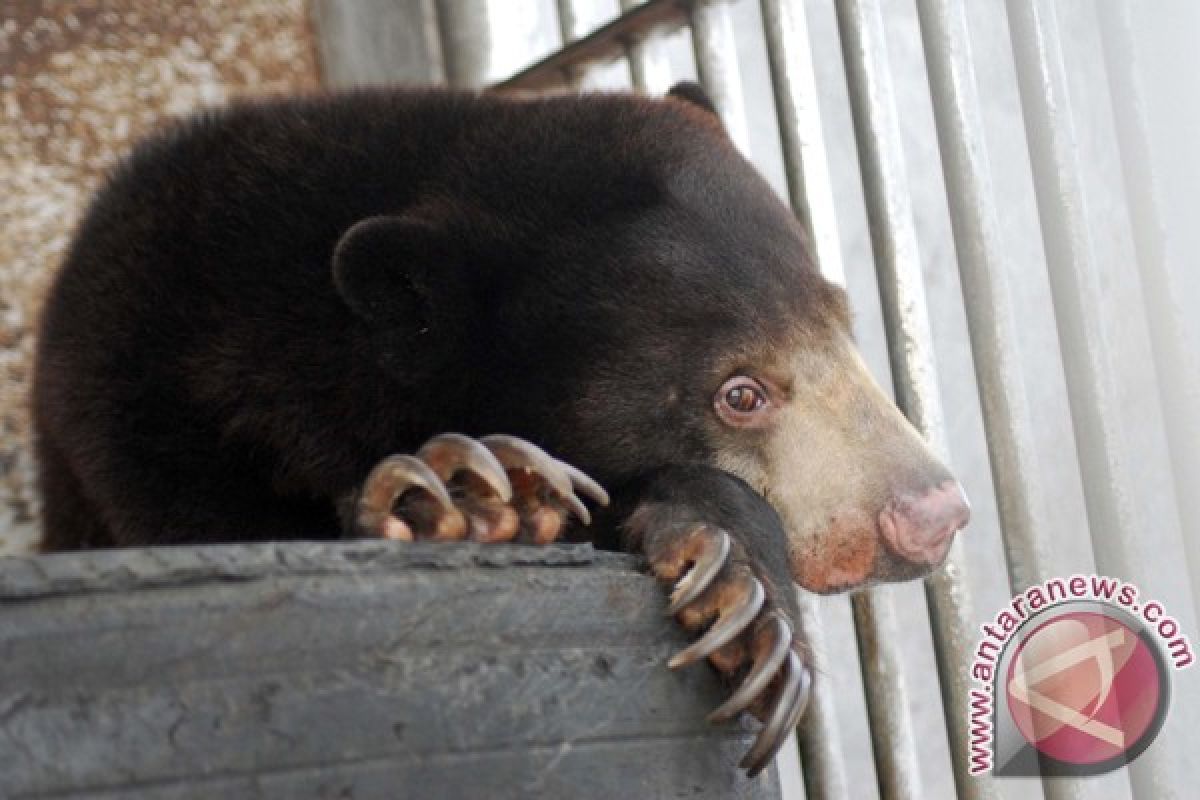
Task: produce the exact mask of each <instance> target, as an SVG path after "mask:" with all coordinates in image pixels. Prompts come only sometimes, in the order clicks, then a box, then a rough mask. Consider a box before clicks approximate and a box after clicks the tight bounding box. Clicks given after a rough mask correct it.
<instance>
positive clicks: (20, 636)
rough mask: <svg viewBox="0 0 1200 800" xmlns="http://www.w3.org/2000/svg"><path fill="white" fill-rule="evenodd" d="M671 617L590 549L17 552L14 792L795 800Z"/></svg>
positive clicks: (635, 568)
mask: <svg viewBox="0 0 1200 800" xmlns="http://www.w3.org/2000/svg"><path fill="white" fill-rule="evenodd" d="M665 608H666V598H665V597H664V595H663V593H662V590H661V588H660V587H659V586H658V585H657V584H656V582H655V581H654V580H653V579H652V578H651V577H649V576H647V575H645V574H643V572H642V571H641V568H640V564H639V562H638V560H637V559H635V558H632V557H629V556H621V555H615V554H608V553H596V552H594V551H593V550H592V549H591V547H590V546H588V545H555V546H549V547H519V546H496V545H490V546H479V545H473V544H397V543H389V542H344V543H342V542H339V543H292V544H282V545H276V544H267V545H250V546H221V547H205V548H170V549H168V548H159V549H153V550H124V551H121V550H114V551H104V552H95V553H86V554H66V555H54V556H43V557H39V558H13V559H0V797H3V798H19V797H42V796H52V797H88V798H93V797H94V798H100V797H103V798H118V797H121V798H126V797H127V798H150V799H153V798H220V799H221V800H232V799H233V798H242V797H255V798H257V797H264V798H289V800H290V798H304V797H329V798H359V799H365V798H389V799H391V798H426V797H429V798H438V800H449V799H450V798H474V797H480V798H489V799H494V798H531V797H552V798H597V799H599V798H604V799H605V800H609V799H610V798H660V797H663V798H673V797H687V798H730V797H736V798H774V797H778V794H779V789H778V782H777V777H776V773H775V769H774V767H771V768H769V769H768V770H766V771H765V772H764V773H763V774H762V775H761V776H759V778H758V779H757V780H753V781H751V780H748V779H746V778H745V777H744V776H743V775H742V773H741V771H740V770H738V769H736V768H735V765H736V764H737V761H738V759H739V758H741V756H742V754H743V753H745V751H746V749H747V747H748V746H749V745H750V743H751V742H752V740H753V734H752V732H750V731H748V730H745V731H744V730H742V728H741V727H739V725H738V724H737V723H732V724H727V725H723V726H713V725H711V724H709V723H707V722H706V721H705V714H707V713H708V711H709V710H710V709H712V708H714V707H715V706H716V705H719V704H720V702H721V701H722V700H723V699H724V694H725V692H724V690H722V688H721V687H720V686H719V684H718V682H717V680H716V678H715V676H714V674H713V673H712V672H711V670H709V669H707V668H705V667H703V666H697V667H694V668H691V669H687V670H681V671H678V672H672V671H671V670H669V669H667V667H666V661H667V659H668V657H669V656H670V654H671V653H673V652H675V651H677V650H679V649H680V648H681V647H682V646H685V645H686V644H687V641H688V640H687V637H686V635H685V634H683V633H682V632H681V631H680V630H678V629H677V628H676V626H675V625H674V624H673V623H672V622H671V620H670V619H668V618H667V617H666V615H665V613H664V612H665Z"/></svg>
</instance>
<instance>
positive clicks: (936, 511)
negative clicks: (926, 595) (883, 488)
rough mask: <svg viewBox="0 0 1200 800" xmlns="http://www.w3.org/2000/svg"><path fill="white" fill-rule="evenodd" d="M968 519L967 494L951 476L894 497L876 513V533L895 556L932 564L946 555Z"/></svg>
mask: <svg viewBox="0 0 1200 800" xmlns="http://www.w3.org/2000/svg"><path fill="white" fill-rule="evenodd" d="M970 519H971V504H970V503H969V502H968V501H967V495H966V493H965V492H963V489H962V487H961V486H960V485H959V483H958V481H956V480H954V479H952V478H951V479H948V480H945V481H943V482H942V483H940V484H938V485H937V486H934V487H933V488H930V489H927V490H926V491H924V492H920V493H917V492H905V493H902V494H898V495H897V496H895V497H893V498H892V499H891V500H890V501H889V502H888V503H887V504H886V505H885V506H884V508H883V510H882V511H880V512H879V532H880V534H881V535H882V536H883V540H884V542H885V543H886V544H887V546H888V548H889V549H890V550H891V551H892V552H893V553H894V554H895V555H897V556H899V557H900V558H903V559H905V560H906V561H911V562H913V563H914V564H919V565H922V566H931V567H932V566H937V565H938V564H940V563H942V561H943V559H945V558H946V553H947V552H949V550H950V544H951V542H952V541H953V540H954V534H955V533H957V532H958V531H959V530H961V529H962V528H964V527H966V524H967V522H968V521H970Z"/></svg>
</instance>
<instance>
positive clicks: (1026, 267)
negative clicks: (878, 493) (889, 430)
mask: <svg viewBox="0 0 1200 800" xmlns="http://www.w3.org/2000/svg"><path fill="white" fill-rule="evenodd" d="M313 3H314V10H315V16H316V19H317V22H318V33H319V34H320V40H321V42H322V47H323V50H322V53H323V56H324V63H325V72H326V76H327V79H328V80H329V81H330V82H331V83H334V84H348V83H363V82H379V81H400V82H409V83H427V82H438V81H440V80H442V79H446V80H448V82H450V83H451V84H454V85H459V86H485V85H488V84H491V83H495V82H498V81H503V80H505V79H507V78H509V77H510V76H513V75H518V73H522V71H523V70H525V69H526V68H527V67H529V66H530V65H533V64H535V63H536V62H538V61H540V60H542V59H544V58H546V57H557V56H562V55H563V51H562V49H561V48H563V46H564V45H568V44H570V43H572V42H576V41H579V40H583V41H588V38H587V37H588V35H589V34H591V33H592V32H593V31H595V30H596V29H598V28H600V27H602V26H604V25H605V24H607V23H609V22H611V21H612V20H614V19H615V18H617V17H618V16H620V15H621V14H625V16H626V17H629V16H630V15H632V14H635V13H639V12H640V13H642V14H644V15H645V16H644V17H643V18H644V19H650V18H652V17H653V18H654V19H656V20H657V21H658V23H659V24H658V26H657V27H656V28H655V29H654V30H653V31H646V30H643V29H642V28H640V27H638V28H636V29H631V31H632V32H630V31H627V32H626V33H625V34H624V35H623V36H622V37H621V41H620V47H619V48H617V49H615V50H613V49H612V48H608V49H604V48H600V49H595V48H593V49H592V50H589V51H588V53H587V54H585V55H589V54H590V56H596V55H599V56H600V58H601V59H602V60H599V61H597V60H588V59H582V60H581V59H568V61H569V63H567V62H564V63H565V64H566V65H565V66H564V67H563V68H562V69H554V70H550V71H549V78H548V77H547V75H548V72H547V70H544V69H543V70H541V71H540V72H539V71H537V70H535V71H534V72H532V73H531V72H525V73H523V74H522V75H519V76H518V78H517V81H518V82H521V83H523V84H524V85H530V86H545V85H548V83H558V84H561V85H564V86H572V87H576V88H580V89H588V88H636V89H639V90H644V91H647V92H652V93H660V92H662V91H665V89H667V88H668V87H669V86H670V85H671V84H672V83H674V82H675V81H678V80H682V79H685V78H693V79H694V78H699V79H700V80H701V81H702V82H703V83H704V84H705V86H706V87H707V88H708V90H709V92H710V94H711V96H712V97H713V98H714V100H715V102H716V104H717V105H718V107H719V109H720V111H721V113H722V116H723V117H724V119H725V122H726V125H727V127H728V129H729V131H730V133H731V135H732V136H733V138H734V140H735V141H736V142H737V143H738V145H739V146H740V147H741V148H742V149H743V151H744V152H746V153H747V154H748V156H749V157H750V158H751V159H752V160H753V161H754V162H755V163H756V164H757V165H758V166H759V167H760V168H761V169H762V170H763V172H764V173H765V174H766V175H767V177H768V178H769V179H770V180H771V182H772V184H773V185H774V186H775V187H776V189H777V190H778V191H779V192H780V194H781V195H782V196H783V197H785V198H787V199H788V200H789V201H790V202H791V204H792V206H793V208H794V209H795V210H796V213H797V214H798V215H800V217H801V218H802V219H803V220H804V221H805V222H806V223H807V224H808V225H809V227H810V229H811V230H812V231H813V233H814V237H813V238H814V243H815V249H816V252H817V256H818V258H819V261H820V263H821V266H822V269H823V270H824V271H825V272H826V274H827V275H828V276H829V277H830V278H831V279H833V280H835V281H837V282H839V283H841V284H843V285H845V286H846V288H847V290H848V291H849V293H850V296H851V299H852V303H853V305H854V308H855V310H856V328H857V330H856V333H857V335H858V339H859V342H860V345H861V348H862V350H863V352H864V355H865V357H866V359H867V362H868V363H869V364H870V366H871V367H872V369H873V371H874V372H875V374H876V376H877V377H878V378H879V380H880V382H881V383H882V384H883V385H885V386H888V387H894V388H895V396H896V399H897V401H898V402H899V403H900V405H901V407H902V408H904V410H905V411H906V413H908V415H909V417H910V418H911V419H912V420H913V422H914V423H915V424H916V425H917V426H918V427H919V428H920V429H921V430H922V431H923V432H924V433H925V435H926V436H927V437H928V438H929V439H930V441H932V442H933V444H934V446H935V447H936V448H937V449H938V450H939V451H940V452H942V453H943V455H945V456H946V458H947V459H948V461H949V462H950V463H952V464H953V465H954V469H955V472H956V474H958V475H959V477H960V478H961V479H962V481H963V483H964V484H965V486H966V488H967V491H968V494H969V495H970V497H971V499H972V503H973V506H974V516H973V521H972V524H971V526H970V528H969V529H968V530H967V532H966V534H965V535H964V536H962V537H959V540H958V542H957V543H956V544H955V546H954V548H953V550H952V551H951V556H950V559H949V562H948V564H947V566H946V568H945V569H943V570H942V571H940V572H939V573H938V574H937V575H936V576H934V577H933V578H931V579H930V580H928V581H926V582H925V584H924V585H923V586H922V585H920V584H908V585H901V586H889V587H884V588H879V589H874V590H871V591H868V592H865V593H862V594H858V595H855V596H854V597H852V598H847V597H834V598H812V597H809V596H802V598H801V600H802V606H803V614H804V616H805V623H806V628H807V634H808V636H809V638H810V640H811V643H812V645H813V647H814V650H815V651H816V653H817V654H818V658H819V661H818V669H819V671H820V680H819V682H818V691H817V695H816V697H815V699H814V702H813V705H812V707H811V709H810V712H809V713H808V715H807V717H806V720H805V722H804V724H803V726H802V727H801V730H800V753H801V755H800V761H801V763H802V767H803V784H801V781H800V778H799V773H797V772H794V771H790V770H794V769H795V765H794V762H793V763H792V764H791V765H786V764H785V767H786V769H785V777H786V776H788V775H790V776H791V779H790V784H791V785H790V791H791V793H792V795H793V796H796V797H799V796H803V795H804V794H805V793H807V795H808V796H809V797H813V798H818V797H820V798H825V797H828V798H843V797H844V798H855V800H857V798H870V797H878V796H883V797H889V798H890V797H917V798H925V797H930V798H940V797H953V796H959V797H970V798H1012V799H1013V800H1016V799H1017V798H1022V800H1023V799H1024V798H1037V797H1045V798H1047V800H1059V798H1088V799H1089V800H1090V799H1091V798H1097V799H1098V800H1099V799H1100V798H1104V799H1105V800H1107V799H1108V798H1114V799H1115V798H1138V800H1158V798H1172V797H1178V798H1190V797H1195V796H1197V789H1196V787H1195V784H1194V778H1195V777H1200V776H1198V775H1196V773H1195V772H1194V770H1193V768H1192V766H1191V764H1190V763H1189V761H1190V760H1191V757H1192V754H1193V753H1194V752H1195V747H1194V746H1193V745H1191V744H1190V743H1189V739H1188V732H1189V731H1194V730H1198V729H1200V677H1198V676H1200V670H1191V671H1188V672H1183V673H1176V674H1175V675H1173V676H1172V677H1173V687H1172V690H1173V701H1172V705H1171V710H1170V713H1169V716H1168V719H1167V722H1166V725H1165V727H1164V728H1163V730H1162V732H1161V733H1160V735H1159V738H1158V740H1157V741H1156V742H1155V744H1154V745H1153V746H1152V747H1151V748H1150V750H1148V751H1147V752H1146V753H1145V754H1143V755H1142V756H1141V758H1139V759H1138V760H1137V761H1136V762H1135V763H1134V764H1133V765H1132V766H1131V767H1130V768H1128V769H1126V770H1120V771H1117V772H1114V773H1111V774H1109V775H1106V776H1102V777H1096V778H1089V779H1070V780H1064V779H1057V780H1044V781H1041V780H1038V779H1035V778H1029V779H994V778H990V777H983V778H975V777H970V776H968V775H967V773H966V765H967V757H966V754H965V751H966V743H967V736H966V732H965V728H966V721H967V712H966V692H967V690H968V664H969V660H970V654H971V653H972V652H973V650H974V647H975V644H976V640H977V638H978V635H979V626H980V625H981V624H982V623H983V622H985V621H987V620H989V619H991V618H992V616H993V615H994V614H995V612H996V611H997V610H999V609H1000V608H1001V607H1002V606H1003V605H1004V604H1006V603H1007V601H1008V599H1009V597H1010V595H1011V594H1013V592H1014V591H1018V590H1020V589H1023V588H1025V587H1027V586H1029V585H1031V584H1034V583H1037V582H1039V581H1042V580H1045V579H1046V578H1049V577H1053V576H1060V575H1070V574H1072V573H1076V572H1084V573H1090V572H1100V573H1102V574H1108V575H1112V576H1117V577H1120V578H1123V579H1126V580H1129V581H1132V582H1135V583H1137V584H1138V585H1139V586H1140V587H1142V589H1143V591H1144V593H1145V594H1147V595H1151V596H1154V597H1155V598H1157V599H1159V600H1161V601H1162V602H1163V604H1164V605H1165V606H1166V607H1167V608H1168V609H1169V611H1170V613H1171V614H1172V615H1173V616H1175V617H1176V618H1177V619H1178V620H1179V622H1180V624H1181V626H1182V629H1183V631H1184V632H1185V633H1187V634H1188V635H1189V636H1191V637H1192V639H1193V640H1194V639H1195V637H1196V636H1197V633H1198V628H1197V626H1196V620H1197V611H1198V610H1200V607H1198V606H1197V599H1200V591H1197V586H1198V585H1200V314H1197V313H1196V312H1197V310H1200V266H1197V265H1196V264H1195V263H1194V262H1195V261H1196V260H1197V255H1196V254H1198V253H1200V224H1197V219H1196V217H1197V212H1198V211H1200V202H1198V194H1197V187H1198V186H1200V156H1198V155H1197V151H1196V146H1197V143H1198V142H1200V4H1198V3H1195V2H1193V0H1158V1H1157V2H1154V3H1145V2H1137V1H1136V0H1009V2H1004V0H970V2H965V1H964V0H732V1H731V2H717V1H716V0H709V1H708V2H705V1H703V0H699V1H698V2H678V1H677V0H670V1H669V2H665V1H664V0H649V2H639V0H620V2H619V3H618V2H617V0H557V2H556V0H371V2H370V3H368V4H366V5H368V6H369V7H370V11H369V12H364V11H363V8H364V5H363V4H362V3H360V2H359V0H313ZM348 9H356V10H348ZM660 12H661V13H660ZM384 19H390V20H393V21H397V20H398V21H400V23H402V24H399V28H398V29H399V30H402V31H403V33H402V34H396V37H398V39H399V40H403V41H405V42H407V41H409V40H412V42H415V44H412V43H410V45H409V46H407V47H404V48H398V47H393V46H390V44H389V43H390V42H391V43H395V44H400V41H399V40H398V39H397V38H391V39H389V38H388V37H386V36H381V35H380V33H379V32H380V31H381V30H387V29H388V28H387V26H386V25H385V24H383V23H381V20H384ZM431 31H434V32H438V33H440V35H437V34H429V32H431ZM427 34H429V35H427ZM364 43H365V44H364ZM566 52H567V53H568V54H569V53H571V52H574V51H572V50H568V51H566ZM556 54H557V55H556ZM1189 779H1192V780H1189Z"/></svg>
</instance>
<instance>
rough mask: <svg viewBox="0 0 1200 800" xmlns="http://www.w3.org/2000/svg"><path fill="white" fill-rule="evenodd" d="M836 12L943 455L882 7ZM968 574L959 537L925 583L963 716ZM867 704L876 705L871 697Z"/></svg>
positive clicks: (892, 299)
mask: <svg viewBox="0 0 1200 800" xmlns="http://www.w3.org/2000/svg"><path fill="white" fill-rule="evenodd" d="M837 10H838V23H839V28H840V30H841V35H842V45H843V53H844V58H845V68H846V74H847V83H848V86H849V90H850V99H851V105H852V108H853V116H854V125H855V130H856V142H857V146H858V152H859V161H860V166H861V169H862V174H863V183H864V187H865V193H866V200H867V210H868V214H869V216H870V219H871V232H872V241H873V245H874V252H875V260H876V268H877V269H878V271H879V273H880V291H881V294H882V300H883V309H884V314H885V318H886V320H887V323H888V332H889V345H890V351H891V361H892V367H893V374H894V381H895V385H896V391H897V395H898V397H899V399H900V402H901V405H902V406H903V407H904V409H905V411H906V413H907V414H908V416H909V418H910V419H911V420H912V421H913V423H914V424H915V425H916V426H917V427H918V428H919V429H920V430H921V431H922V433H923V434H924V435H925V436H926V437H927V438H928V439H929V440H930V442H931V444H932V446H933V447H934V449H935V450H937V451H938V452H939V453H941V454H942V455H943V456H944V457H947V456H948V455H949V453H950V447H949V444H948V441H947V438H946V428H945V421H944V416H943V412H942V407H941V400H940V394H939V381H938V376H937V367H936V364H935V357H934V353H935V348H934V345H933V338H932V329H931V324H930V318H929V311H928V307H927V302H926V296H925V287H924V275H923V271H922V261H921V253H920V250H919V246H918V239H917V232H916V225H915V220H914V211H913V207H912V203H911V199H910V196H909V191H910V188H909V183H908V179H907V176H906V167H905V157H904V152H903V147H902V143H903V137H902V133H901V129H900V124H899V119H898V113H897V109H896V99H895V90H894V88H893V85H892V81H891V74H890V71H891V64H890V63H889V59H888V53H887V43H886V34H885V26H884V20H883V16H882V9H881V8H880V6H879V4H878V2H875V1H874V0H844V1H843V2H838V3H837ZM966 572H967V569H966V559H965V556H964V551H963V542H962V538H961V537H960V538H959V539H958V540H957V541H956V542H955V544H954V546H953V547H952V548H951V552H950V555H949V557H948V559H947V562H946V565H945V566H944V567H943V568H942V569H941V570H940V571H939V572H937V573H936V574H935V575H934V576H933V577H931V578H930V579H929V581H928V583H927V587H928V600H929V604H930V609H931V613H932V615H933V617H934V623H935V625H934V632H935V639H936V642H937V645H938V647H937V659H938V667H939V674H940V678H941V681H942V690H943V693H944V695H945V702H946V706H947V713H948V714H949V715H951V719H954V718H955V716H961V718H963V719H965V718H966V714H967V708H968V691H969V686H968V675H969V664H970V656H971V652H972V650H973V648H974V645H975V638H976V636H977V634H976V628H975V617H974V612H973V610H972V606H971V595H970V592H969V589H968V586H969V585H970V581H969V579H968V578H967V575H966ZM868 686H869V687H870V682H868ZM881 699H882V700H884V701H887V700H888V698H886V697H883V698H881ZM872 700H873V706H874V701H875V697H872ZM876 710H877V711H878V709H876ZM874 722H875V719H874V718H873V723H874ZM891 722H892V720H891V719H886V718H885V719H880V720H879V724H875V725H873V734H874V735H875V737H876V757H877V758H879V759H880V760H881V762H882V763H881V766H880V769H881V773H882V774H881V782H882V783H883V784H884V787H885V790H884V793H885V794H896V795H898V796H921V795H922V794H923V792H922V791H921V790H920V787H921V777H920V773H919V771H918V770H917V765H916V764H915V763H909V761H908V760H907V759H903V760H901V759H898V758H894V757H892V756H891V754H892V753H893V752H895V749H896V748H899V747H903V746H904V745H905V743H904V742H903V741H902V737H903V736H905V735H906V734H908V732H907V731H904V730H903V728H901V729H898V730H897V729H893V728H891V727H890V725H889V724H890V723H891ZM889 758H892V760H891V762H890V763H889V762H888V759H889ZM958 791H959V793H960V796H964V797H992V796H996V793H995V789H994V786H993V782H992V781H991V780H989V779H980V780H971V781H969V782H965V783H960V785H959V786H958Z"/></svg>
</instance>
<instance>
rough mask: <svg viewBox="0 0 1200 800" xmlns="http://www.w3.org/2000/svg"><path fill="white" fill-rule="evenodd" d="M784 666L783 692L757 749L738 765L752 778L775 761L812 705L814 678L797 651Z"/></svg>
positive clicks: (780, 693)
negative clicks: (810, 694)
mask: <svg viewBox="0 0 1200 800" xmlns="http://www.w3.org/2000/svg"><path fill="white" fill-rule="evenodd" d="M784 663H785V668H784V669H785V676H784V682H783V685H782V686H781V687H780V689H779V699H778V701H777V702H776V704H775V710H774V712H773V713H772V714H771V716H770V718H769V719H768V720H767V723H766V725H764V726H763V729H762V730H761V731H760V732H759V734H758V738H757V739H755V740H754V746H753V747H751V748H750V751H749V752H748V753H746V756H745V757H744V758H743V759H742V761H741V763H740V764H738V766H740V767H742V768H743V769H745V770H746V774H747V775H749V776H750V777H754V776H755V775H757V774H758V773H759V772H761V771H762V769H763V767H765V766H766V765H767V764H769V763H770V762H771V759H772V758H774V757H775V754H776V753H778V752H779V748H780V747H782V746H783V743H784V741H785V740H786V739H787V737H788V734H789V733H791V732H792V729H793V728H794V727H795V726H796V724H797V723H798V722H799V721H800V717H801V715H802V714H803V713H804V709H805V707H806V706H807V705H808V694H809V687H810V686H811V684H812V676H811V675H810V674H809V671H808V669H807V668H805V666H804V664H803V663H802V662H801V661H800V657H799V656H798V655H796V653H795V651H793V650H789V651H788V653H787V658H786V661H785V662H784Z"/></svg>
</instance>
